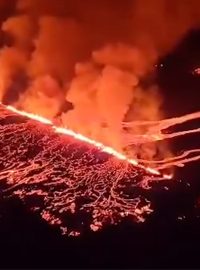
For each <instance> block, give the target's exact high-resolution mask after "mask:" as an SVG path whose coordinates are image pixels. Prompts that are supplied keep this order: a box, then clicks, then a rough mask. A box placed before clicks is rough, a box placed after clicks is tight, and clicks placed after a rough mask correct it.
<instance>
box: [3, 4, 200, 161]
mask: <svg viewBox="0 0 200 270" xmlns="http://www.w3.org/2000/svg"><path fill="white" fill-rule="evenodd" d="M0 14H7V17H6V18H5V16H3V15H2V16H1V18H2V19H1V30H2V31H1V36H2V38H1V39H2V42H3V46H2V49H1V52H0V99H1V100H3V101H4V102H7V103H12V104H14V105H15V106H17V107H19V108H21V109H24V110H27V111H31V112H34V113H40V114H42V115H44V116H46V117H50V118H54V117H56V116H57V115H58V114H60V113H61V120H62V123H63V125H65V126H67V127H70V128H73V129H75V130H77V131H79V132H82V133H84V134H85V135H88V136H91V137H93V138H94V139H99V140H101V141H103V142H104V143H107V144H110V145H112V146H115V148H120V149H121V148H122V139H123V138H122V135H121V122H122V121H124V120H127V121H128V120H130V121H131V120H133V119H137V120H158V119H161V118H163V116H164V113H163V112H162V111H161V105H162V98H161V97H160V95H159V91H158V89H157V87H156V85H155V82H153V83H152V85H150V86H145V87H144V86H142V83H141V82H142V81H143V80H145V79H146V78H148V76H149V74H151V73H153V72H154V65H155V64H156V62H157V61H158V59H159V57H161V56H163V55H165V54H166V53H168V52H169V51H170V50H172V49H173V48H174V47H175V46H176V45H177V44H178V43H179V42H180V41H181V39H182V38H183V37H184V36H185V35H186V34H187V32H188V31H190V30H192V29H194V28H198V27H199V23H200V2H199V1H198V0H190V1H189V0H176V1H173V0H126V1H120V0H110V1H109V0H97V1H93V0H85V1H82V0H59V1H53V0H52V1H50V0H43V1H41V0H18V1H7V0H5V1H2V0H1V1H0ZM22 78H23V79H22ZM147 80H148V79H147ZM24 81H26V83H24ZM16 84H17V85H18V88H17V90H16V87H15V85H16ZM25 85H26V87H25ZM20 86H21V87H20ZM68 102H70V103H72V105H73V109H71V110H69V111H68V112H63V113H62V108H63V107H64V104H65V103H68ZM133 132H135V133H137V134H138V133H139V134H140V133H141V132H145V130H141V129H140V130H138V129H135V130H134V131H133ZM150 148H151V149H152V147H150ZM144 152H145V150H144ZM150 152H151V154H147V155H148V156H149V157H151V158H152V156H154V155H155V152H156V150H155V149H153V151H149V150H148V151H146V153H150ZM145 155H146V154H145Z"/></svg>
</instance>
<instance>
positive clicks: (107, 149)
mask: <svg viewBox="0 0 200 270" xmlns="http://www.w3.org/2000/svg"><path fill="white" fill-rule="evenodd" d="M4 106H5V105H4ZM6 108H7V109H8V110H10V111H13V112H15V113H17V114H20V115H22V116H26V117H28V118H31V119H34V120H37V121H39V122H42V123H43V124H48V125H51V126H52V128H53V129H54V130H55V132H57V133H61V134H66V135H69V136H72V137H74V138H76V139H78V140H80V141H83V142H86V143H89V144H92V145H93V146H95V147H97V148H99V149H101V150H102V151H103V152H105V153H108V154H111V155H113V156H115V157H116V158H118V159H120V160H125V161H127V162H129V163H131V164H132V165H134V166H138V167H140V168H142V169H144V170H146V171H147V172H148V173H152V174H155V175H161V174H160V172H159V171H157V170H155V169H153V168H150V167H144V166H142V165H140V164H139V163H138V161H137V160H135V159H130V158H127V157H126V156H125V155H124V154H122V153H119V152H117V151H116V150H114V149H113V148H111V147H109V146H105V145H103V144H102V143H100V142H96V141H95V140H92V139H90V138H87V137H85V136H83V135H81V134H79V133H76V132H74V131H72V130H70V129H67V128H62V127H57V126H54V125H53V122H52V121H51V120H49V119H46V118H44V117H42V116H39V115H36V114H32V113H28V112H24V111H20V110H18V109H16V108H14V107H13V106H10V105H8V106H6ZM163 176H164V178H166V179H171V178H172V176H171V175H167V174H165V175H163Z"/></svg>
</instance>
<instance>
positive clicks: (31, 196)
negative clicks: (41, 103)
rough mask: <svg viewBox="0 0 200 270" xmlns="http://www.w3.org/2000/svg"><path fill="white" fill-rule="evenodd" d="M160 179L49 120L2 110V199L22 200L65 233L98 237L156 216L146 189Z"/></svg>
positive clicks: (5, 108)
mask: <svg viewBox="0 0 200 270" xmlns="http://www.w3.org/2000/svg"><path fill="white" fill-rule="evenodd" d="M35 120H37V121H35ZM58 133H60V134H58ZM166 178H167V176H166ZM161 179H163V177H162V176H161V175H160V173H159V172H157V171H154V170H152V171H151V169H149V168H147V169H144V168H143V167H142V166H139V165H137V163H136V161H131V160H129V159H127V158H126V157H125V156H123V155H122V154H119V153H117V152H115V151H114V150H112V149H111V148H109V147H104V146H103V145H102V144H100V143H96V142H94V141H92V140H90V139H88V138H86V137H84V136H82V135H80V134H76V133H74V132H73V131H71V130H68V129H61V128H57V127H55V126H54V125H52V123H51V121H49V120H47V119H44V118H41V117H39V116H35V115H32V114H29V113H25V112H20V111H18V110H16V109H15V108H13V107H10V106H7V107H6V106H3V105H1V107H0V181H1V186H3V188H2V192H3V193H2V194H4V195H5V196H10V195H17V196H19V197H20V198H21V199H22V200H23V201H24V202H25V204H26V205H28V207H30V209H32V210H33V211H37V212H38V213H39V214H40V215H41V216H42V218H44V219H45V220H47V221H48V222H49V223H50V224H56V225H58V226H59V227H60V228H61V230H62V232H63V233H67V234H68V235H78V234H79V233H80V232H81V231H82V230H83V229H87V228H90V229H92V230H94V231H95V230H98V229H100V228H101V227H102V226H103V225H104V224H107V223H108V224H109V223H111V224H115V223H117V222H119V221H120V220H122V218H124V217H126V216H130V217H133V218H134V220H136V221H144V219H145V216H146V214H148V213H150V212H151V211H152V210H151V209H150V203H149V201H147V200H146V199H145V198H143V196H142V192H144V185H145V183H147V182H148V181H154V180H158V181H159V180H161Z"/></svg>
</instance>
